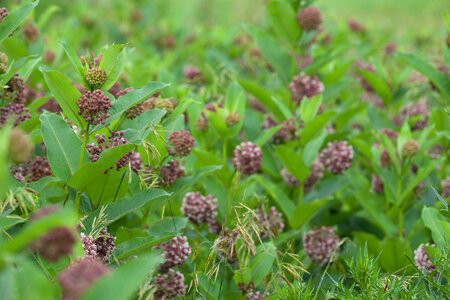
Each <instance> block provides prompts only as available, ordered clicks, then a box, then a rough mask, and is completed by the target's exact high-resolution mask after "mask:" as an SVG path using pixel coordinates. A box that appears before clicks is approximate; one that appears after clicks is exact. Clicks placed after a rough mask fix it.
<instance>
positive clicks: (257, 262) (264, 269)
mask: <svg viewBox="0 0 450 300" xmlns="http://www.w3.org/2000/svg"><path fill="white" fill-rule="evenodd" d="M257 253H258V255H256V256H255V257H254V258H253V260H252V263H251V265H250V269H251V271H252V280H253V282H254V284H255V286H258V285H259V284H260V283H261V282H262V281H263V280H264V278H265V277H266V276H267V274H269V272H270V270H272V267H273V265H274V262H275V257H276V256H277V252H276V247H275V245H274V244H273V242H269V243H265V244H264V246H259V247H258V249H257Z"/></svg>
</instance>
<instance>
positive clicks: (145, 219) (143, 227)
mask: <svg viewBox="0 0 450 300" xmlns="http://www.w3.org/2000/svg"><path fill="white" fill-rule="evenodd" d="M151 206H152V204H151V203H149V204H147V207H146V208H145V212H144V216H143V217H142V222H141V229H142V230H143V229H145V225H147V218H148V215H149V213H150V207H151Z"/></svg>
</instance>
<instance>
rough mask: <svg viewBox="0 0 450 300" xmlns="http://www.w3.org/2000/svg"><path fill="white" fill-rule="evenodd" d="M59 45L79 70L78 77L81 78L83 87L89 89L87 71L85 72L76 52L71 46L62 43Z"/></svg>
mask: <svg viewBox="0 0 450 300" xmlns="http://www.w3.org/2000/svg"><path fill="white" fill-rule="evenodd" d="M59 43H60V44H61V46H62V47H63V49H64V51H65V52H66V54H67V56H68V57H69V60H70V61H71V62H72V64H73V65H74V66H75V68H76V69H77V71H78V75H79V76H80V79H81V81H82V83H83V86H84V87H85V88H89V83H88V82H87V81H86V76H85V75H86V74H85V73H86V71H85V70H84V68H83V65H82V64H81V61H80V58H79V57H78V55H77V53H76V52H75V50H74V49H73V48H72V47H70V45H69V44H67V43H66V42H63V41H60V42H59Z"/></svg>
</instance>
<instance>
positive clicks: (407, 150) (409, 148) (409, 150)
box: [402, 140, 420, 157]
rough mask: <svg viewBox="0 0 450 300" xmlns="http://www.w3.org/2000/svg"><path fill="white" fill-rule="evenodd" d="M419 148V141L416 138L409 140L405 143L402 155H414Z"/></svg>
mask: <svg viewBox="0 0 450 300" xmlns="http://www.w3.org/2000/svg"><path fill="white" fill-rule="evenodd" d="M419 150H420V145H419V143H417V141H416V140H409V141H407V142H405V143H404V144H403V148H402V155H403V156H405V157H410V156H414V155H415V154H416V153H417V152H419Z"/></svg>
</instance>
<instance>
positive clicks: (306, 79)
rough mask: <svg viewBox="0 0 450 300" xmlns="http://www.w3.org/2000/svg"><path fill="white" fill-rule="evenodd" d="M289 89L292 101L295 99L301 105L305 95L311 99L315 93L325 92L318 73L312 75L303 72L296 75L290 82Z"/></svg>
mask: <svg viewBox="0 0 450 300" xmlns="http://www.w3.org/2000/svg"><path fill="white" fill-rule="evenodd" d="M289 90H290V91H291V99H292V101H295V103H297V105H299V104H300V102H301V101H302V100H303V98H304V97H307V98H308V99H310V98H312V97H314V96H315V95H318V94H321V93H323V91H324V86H323V84H322V82H321V81H320V80H319V78H318V77H317V76H316V75H314V76H313V77H310V76H308V75H306V74H304V73H301V74H299V75H297V76H295V77H294V78H293V79H292V81H291V83H289Z"/></svg>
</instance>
